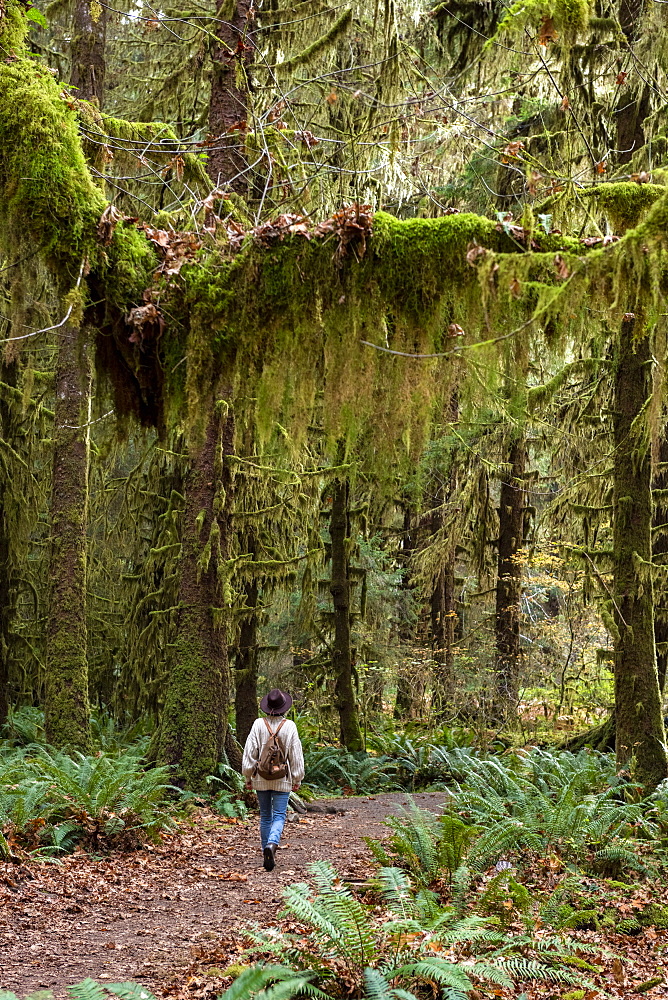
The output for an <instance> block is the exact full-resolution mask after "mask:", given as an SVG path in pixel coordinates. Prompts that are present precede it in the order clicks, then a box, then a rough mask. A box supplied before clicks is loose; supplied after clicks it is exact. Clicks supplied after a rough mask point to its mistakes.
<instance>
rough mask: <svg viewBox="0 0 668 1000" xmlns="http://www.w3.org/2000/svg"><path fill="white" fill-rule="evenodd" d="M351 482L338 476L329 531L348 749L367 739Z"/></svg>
mask: <svg viewBox="0 0 668 1000" xmlns="http://www.w3.org/2000/svg"><path fill="white" fill-rule="evenodd" d="M348 493H349V484H348V481H347V480H340V479H337V480H336V481H335V482H334V489H333V494H332V514H331V518H330V522H329V534H330V538H331V543H332V581H331V585H330V592H331V595H332V601H333V604H334V644H333V647H332V666H333V668H334V677H335V678H336V688H335V704H336V707H337V709H338V712H339V721H340V726H341V743H342V744H343V746H344V747H346V748H347V749H348V750H363V749H364V741H363V740H362V733H361V731H360V724H359V718H358V714H357V700H356V697H355V689H354V685H353V658H352V644H351V628H350V574H349V565H348V545H349V539H350V518H349V515H348Z"/></svg>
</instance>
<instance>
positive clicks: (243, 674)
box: [234, 580, 258, 746]
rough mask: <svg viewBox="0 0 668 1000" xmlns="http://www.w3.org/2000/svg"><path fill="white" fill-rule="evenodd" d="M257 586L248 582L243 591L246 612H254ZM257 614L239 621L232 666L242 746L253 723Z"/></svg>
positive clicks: (235, 707)
mask: <svg viewBox="0 0 668 1000" xmlns="http://www.w3.org/2000/svg"><path fill="white" fill-rule="evenodd" d="M257 602H258V585H257V581H256V580H251V581H250V582H249V583H247V584H246V586H245V587H244V603H245V605H246V607H247V608H253V609H255V608H257ZM257 624H258V621H257V613H256V612H255V611H254V610H253V611H252V612H250V613H249V614H247V615H245V616H244V617H243V618H242V619H241V625H240V627H239V645H238V646H237V652H236V662H235V670H234V677H235V698H234V709H235V719H236V727H237V739H238V740H239V742H240V743H241V745H242V746H243V745H244V743H245V742H246V739H247V738H248V734H249V733H250V731H251V728H252V726H253V723H254V722H255V720H256V719H257Z"/></svg>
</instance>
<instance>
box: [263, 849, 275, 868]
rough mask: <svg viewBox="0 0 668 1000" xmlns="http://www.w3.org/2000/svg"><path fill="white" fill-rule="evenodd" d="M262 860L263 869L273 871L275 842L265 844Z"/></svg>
mask: <svg viewBox="0 0 668 1000" xmlns="http://www.w3.org/2000/svg"><path fill="white" fill-rule="evenodd" d="M263 854H264V861H263V862H262V863H263V865H264V868H265V871H268V872H273V870H274V867H275V865H276V844H267V846H266V847H265V849H264V851H263Z"/></svg>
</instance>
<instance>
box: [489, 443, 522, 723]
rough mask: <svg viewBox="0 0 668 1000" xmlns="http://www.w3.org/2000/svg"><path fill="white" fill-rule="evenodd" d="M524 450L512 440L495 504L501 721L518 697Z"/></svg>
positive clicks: (498, 675) (497, 681) (497, 645)
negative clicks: (497, 525) (505, 469)
mask: <svg viewBox="0 0 668 1000" xmlns="http://www.w3.org/2000/svg"><path fill="white" fill-rule="evenodd" d="M525 466H526V447H525V443H524V438H523V437H515V438H513V440H512V442H511V444H510V449H509V452H508V464H507V471H506V472H505V473H504V475H503V478H502V481H501V497H500V502H499V542H498V564H497V566H498V569H497V583H496V684H497V706H496V710H497V713H498V714H499V715H500V717H502V718H505V716H506V715H507V714H508V712H509V711H512V710H514V709H515V708H516V706H517V701H518V698H519V682H520V666H521V649H520V601H521V597H522V564H521V561H520V558H519V555H520V550H521V548H522V542H523V533H524V471H525Z"/></svg>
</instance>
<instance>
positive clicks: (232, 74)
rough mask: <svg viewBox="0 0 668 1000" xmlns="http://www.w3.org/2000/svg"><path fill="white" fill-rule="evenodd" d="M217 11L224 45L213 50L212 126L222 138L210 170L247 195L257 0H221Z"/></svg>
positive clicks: (217, 181) (218, 183)
mask: <svg viewBox="0 0 668 1000" xmlns="http://www.w3.org/2000/svg"><path fill="white" fill-rule="evenodd" d="M217 14H218V18H219V21H218V23H217V25H216V32H217V34H218V38H219V39H220V44H218V45H214V47H213V51H212V63H213V72H212V76H211V96H210V99H209V131H210V132H211V134H212V135H214V136H215V137H216V142H215V144H214V146H213V147H212V149H211V151H210V152H209V159H208V161H207V171H208V173H209V176H210V177H211V180H212V181H213V183H214V184H215V185H216V186H225V187H226V189H227V190H231V191H235V192H236V193H237V194H241V195H244V194H245V193H246V191H247V190H248V182H249V178H248V173H247V166H248V164H247V159H246V149H245V136H246V130H247V123H248V117H249V113H250V112H249V90H250V81H249V70H250V64H251V62H252V60H253V53H254V46H253V41H252V34H251V32H252V29H253V23H254V9H253V3H252V0H232V3H230V2H229V0H219V3H218V5H217Z"/></svg>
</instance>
